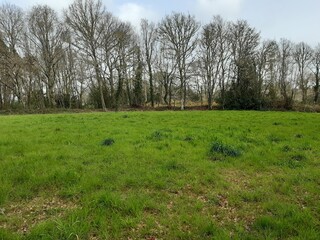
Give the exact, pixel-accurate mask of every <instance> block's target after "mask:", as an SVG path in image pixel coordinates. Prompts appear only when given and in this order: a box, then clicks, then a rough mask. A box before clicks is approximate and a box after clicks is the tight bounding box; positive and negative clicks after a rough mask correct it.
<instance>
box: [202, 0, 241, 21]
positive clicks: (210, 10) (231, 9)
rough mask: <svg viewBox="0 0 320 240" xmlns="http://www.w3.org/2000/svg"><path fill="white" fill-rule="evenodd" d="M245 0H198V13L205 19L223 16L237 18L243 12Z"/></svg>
mask: <svg viewBox="0 0 320 240" xmlns="http://www.w3.org/2000/svg"><path fill="white" fill-rule="evenodd" d="M243 1H244V0H196V11H197V12H198V15H200V16H202V17H203V18H211V17H212V16H213V15H221V16H223V17H227V18H235V17H237V15H238V14H239V12H240V10H241V6H242V3H243Z"/></svg>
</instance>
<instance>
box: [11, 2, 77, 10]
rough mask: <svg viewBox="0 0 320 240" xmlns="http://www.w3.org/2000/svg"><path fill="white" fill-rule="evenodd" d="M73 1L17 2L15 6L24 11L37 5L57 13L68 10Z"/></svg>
mask: <svg viewBox="0 0 320 240" xmlns="http://www.w3.org/2000/svg"><path fill="white" fill-rule="evenodd" d="M72 2H73V0H54V1H52V0H16V1H14V3H13V4H15V5H17V6H19V7H21V8H23V9H24V10H27V9H31V8H32V7H33V6H35V5H39V4H40V5H48V6H49V7H51V8H53V9H54V10H56V11H57V12H61V11H62V9H65V8H67V7H68V6H69V5H70V4H71V3H72Z"/></svg>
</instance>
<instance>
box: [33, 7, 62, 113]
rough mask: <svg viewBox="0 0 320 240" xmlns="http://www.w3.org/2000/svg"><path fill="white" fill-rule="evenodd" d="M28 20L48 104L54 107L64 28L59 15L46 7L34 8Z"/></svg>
mask: <svg viewBox="0 0 320 240" xmlns="http://www.w3.org/2000/svg"><path fill="white" fill-rule="evenodd" d="M28 20H29V21H28V23H29V24H28V28H29V32H30V35H29V36H30V39H31V42H32V43H33V44H34V45H35V48H34V49H35V50H36V51H37V53H36V56H37V59H38V64H39V67H40V69H41V71H42V73H43V76H44V77H43V81H44V82H45V84H46V88H47V91H46V94H47V99H48V104H49V107H54V106H55V98H54V97H55V96H54V87H55V84H56V78H57V66H58V62H59V61H60V60H61V58H62V54H63V49H62V38H61V34H62V32H63V28H62V27H61V22H60V21H59V20H58V16H57V13H56V12H55V11H54V10H53V9H51V8H50V7H48V6H46V5H44V6H41V5H38V6H35V7H33V8H32V10H31V12H30V13H29V17H28Z"/></svg>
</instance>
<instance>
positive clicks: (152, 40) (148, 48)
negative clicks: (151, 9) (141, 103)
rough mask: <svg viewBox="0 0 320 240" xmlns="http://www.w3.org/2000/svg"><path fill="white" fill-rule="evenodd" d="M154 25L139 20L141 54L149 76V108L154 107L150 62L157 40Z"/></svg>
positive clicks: (152, 58)
mask: <svg viewBox="0 0 320 240" xmlns="http://www.w3.org/2000/svg"><path fill="white" fill-rule="evenodd" d="M156 30H157V29H156V27H155V24H154V23H152V22H149V21H148V20H146V19H142V20H141V38H142V39H141V40H142V45H143V52H144V57H145V61H146V64H147V68H148V75H149V90H150V101H151V106H152V107H154V86H153V85H154V84H153V69H152V62H153V61H154V57H155V54H154V50H155V45H156V40H157V31H156Z"/></svg>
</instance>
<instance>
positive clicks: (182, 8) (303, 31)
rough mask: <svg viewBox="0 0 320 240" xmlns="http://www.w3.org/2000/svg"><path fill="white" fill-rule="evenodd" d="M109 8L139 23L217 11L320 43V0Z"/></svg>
mask: <svg viewBox="0 0 320 240" xmlns="http://www.w3.org/2000/svg"><path fill="white" fill-rule="evenodd" d="M72 2H73V0H0V4H3V3H10V4H15V5H17V6H19V7H21V8H23V9H24V10H28V9H30V8H31V7H32V6H34V5H35V4H47V5H49V6H51V7H52V8H54V9H55V10H57V11H59V12H62V9H65V8H67V6H68V5H69V4H71V3H72ZM102 2H103V3H104V5H105V7H106V9H107V10H108V11H109V12H112V13H113V14H114V15H116V16H118V17H119V18H120V19H122V20H125V21H129V22H131V23H132V24H133V25H134V26H136V27H138V26H139V23H140V19H141V18H147V19H149V20H152V21H155V22H158V21H160V20H161V19H162V18H163V17H164V16H165V15H167V14H170V13H172V12H183V13H190V14H191V15H194V16H195V17H196V19H197V20H198V21H200V22H201V23H202V24H206V23H209V22H210V20H211V19H212V17H213V16H214V15H221V16H222V17H223V18H224V19H226V20H232V21H235V20H237V19H243V20H247V21H248V23H249V24H250V26H252V27H254V28H255V29H256V30H257V31H259V32H260V33H261V36H262V39H270V40H279V39H281V38H286V39H289V40H291V41H293V42H296V43H298V42H301V41H304V42H306V43H308V44H310V45H312V46H316V45H317V44H318V43H320V0H149V1H147V0H102Z"/></svg>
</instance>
